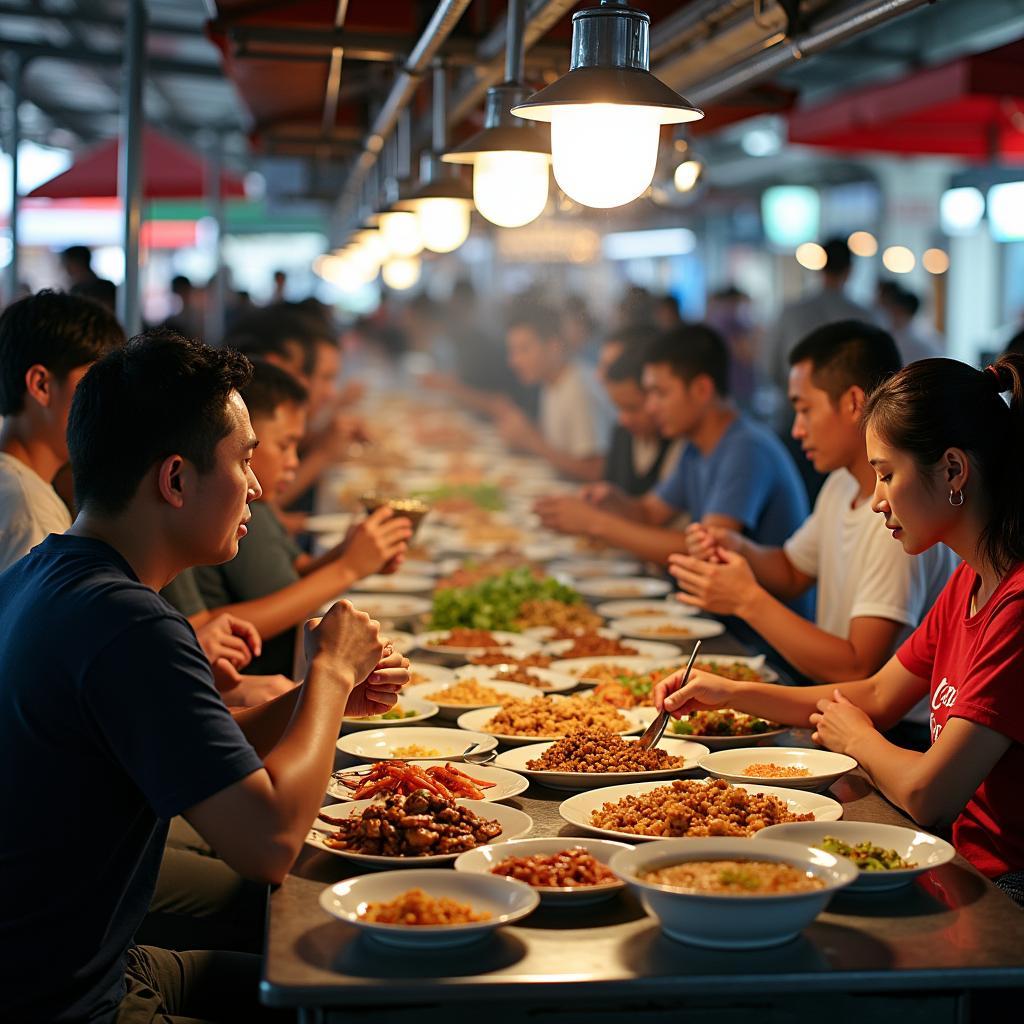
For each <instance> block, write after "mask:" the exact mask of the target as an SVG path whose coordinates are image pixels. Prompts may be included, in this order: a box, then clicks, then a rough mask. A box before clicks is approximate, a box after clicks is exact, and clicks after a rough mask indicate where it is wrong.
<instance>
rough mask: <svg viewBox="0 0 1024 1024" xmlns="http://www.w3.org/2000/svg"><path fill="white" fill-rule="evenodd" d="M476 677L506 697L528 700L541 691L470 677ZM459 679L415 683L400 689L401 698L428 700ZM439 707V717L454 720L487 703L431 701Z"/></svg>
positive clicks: (482, 684)
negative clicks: (440, 682)
mask: <svg viewBox="0 0 1024 1024" xmlns="http://www.w3.org/2000/svg"><path fill="white" fill-rule="evenodd" d="M470 678H476V679H477V681H478V682H479V683H480V685H481V686H487V687H489V688H490V689H492V690H494V691H495V692H496V693H500V694H502V695H503V696H506V697H516V698H518V699H520V700H530V699H531V698H532V697H536V696H538V694H539V693H540V692H541V691H539V690H538V689H537V688H536V687H533V686H524V685H523V684H522V683H498V682H495V681H494V680H490V679H484V678H482V677H480V676H476V677H470ZM458 681H459V680H453V682H452V683H448V684H445V685H441V686H440V687H439V685H438V684H437V683H417V684H416V685H415V686H407V687H406V688H405V689H404V690H402V696H401V698H400V699H401V700H404V699H405V695H406V694H409V695H410V696H412V697H418V698H419V699H420V700H430V699H431V695H432V694H436V693H437V692H438V691H439V690H443V689H446V688H447V686H451V685H453V683H457V682H458ZM432 703H433V704H435V705H436V706H437V707H438V708H439V709H440V711H439V717H441V718H445V719H450V720H451V721H454V720H455V719H457V718H458V717H459V715H461V714H462V713H463V712H464V711H473V710H474V709H476V708H484V707H488V706H489V704H481V703H476V704H453V703H451V702H447V703H446V702H445V701H444V700H442V699H441V698H440V697H438V698H436V699H435V700H433V701H432Z"/></svg>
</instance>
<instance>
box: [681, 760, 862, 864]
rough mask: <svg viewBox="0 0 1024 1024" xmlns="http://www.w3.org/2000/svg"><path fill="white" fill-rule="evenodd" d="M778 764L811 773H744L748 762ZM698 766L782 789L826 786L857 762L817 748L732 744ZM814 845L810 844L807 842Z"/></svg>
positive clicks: (720, 776) (727, 777)
mask: <svg viewBox="0 0 1024 1024" xmlns="http://www.w3.org/2000/svg"><path fill="white" fill-rule="evenodd" d="M766 763H772V764H777V765H779V766H780V767H784V768H805V769H807V770H808V771H809V772H810V775H802V776H795V777H793V778H776V777H774V776H768V775H746V774H744V772H743V769H744V768H746V767H747V765H750V764H766ZM700 767H701V768H703V769H704V771H706V772H707V773H708V775H713V776H714V777H715V778H716V779H725V780H726V782H736V783H739V784H740V785H747V784H749V783H754V784H756V785H759V786H781V787H782V788H783V789H811V790H824V789H828V787H829V786H831V785H832V783H833V782H835V781H836V780H837V779H841V778H842V777H843V776H844V775H845V774H846V773H847V772H851V771H853V769H854V768H856V767H857V762H856V761H855V760H854V759H853V758H852V757H847V756H846V754H834V753H833V752H832V751H831V750H820V749H818V748H816V747H769V748H767V749H766V748H765V747H733V748H731V749H729V750H716V751H715V752H714V753H713V754H708V755H707V756H705V757H703V758H701V762H700ZM810 845H813V844H810Z"/></svg>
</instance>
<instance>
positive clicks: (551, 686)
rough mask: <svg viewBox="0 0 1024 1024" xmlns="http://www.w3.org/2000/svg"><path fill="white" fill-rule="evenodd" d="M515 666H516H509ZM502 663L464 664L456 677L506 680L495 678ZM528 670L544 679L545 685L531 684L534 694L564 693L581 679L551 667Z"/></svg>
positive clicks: (456, 673) (519, 684)
mask: <svg viewBox="0 0 1024 1024" xmlns="http://www.w3.org/2000/svg"><path fill="white" fill-rule="evenodd" d="M507 667H511V668H514V667H515V666H507ZM501 668H502V666H501V665H463V666H462V667H461V668H457V669H456V670H455V678H456V679H479V680H480V682H486V681H487V680H489V679H493V680H494V681H495V682H499V683H501V682H504V680H503V679H497V678H495V677H496V676H497V674H498V672H500V671H501ZM526 671H527V672H530V673H532V674H533V675H535V676H536V677H537V678H538V679H540V680H542V681H543V683H544V685H543V686H542V687H541V686H531V687H529V689H531V690H533V693H534V696H536V695H537V694H538V693H564V692H565V691H566V690H574V689H576V687H577V686H579V680H578V679H576V678H575V677H574V676H571V675H569V674H568V673H566V672H556V671H555V670H554V669H550V668H528V669H527V670H526ZM516 685H517V686H524V685H526V684H525V683H516Z"/></svg>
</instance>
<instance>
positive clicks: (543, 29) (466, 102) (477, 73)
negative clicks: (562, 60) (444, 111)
mask: <svg viewBox="0 0 1024 1024" xmlns="http://www.w3.org/2000/svg"><path fill="white" fill-rule="evenodd" d="M575 6H576V4H575V0H532V2H531V3H530V4H529V5H528V6H527V8H526V19H525V24H524V28H523V47H522V48H523V51H524V52H525V51H526V50H529V49H530V47H531V46H533V45H534V43H536V42H537V41H538V40H539V39H541V38H542V37H543V36H545V35H546V34H547V32H548V30H549V29H550V28H551V27H552V26H553V25H554V24H555V23H556V22H557V21H558V20H559V19H560V18H562V17H563V16H564V15H566V14H568V13H569V11H571V10H572V8H573V7H575ZM507 33H508V24H507V22H504V23H502V24H500V25H498V26H496V27H495V28H494V30H493V31H492V32H491V33H490V35H488V36H487V38H486V39H484V41H483V42H482V43H481V44H480V46H479V48H478V49H477V61H478V66H477V67H476V68H475V69H473V70H472V71H469V72H467V73H466V76H465V77H466V79H467V80H468V81H467V84H464V85H463V86H462V87H461V88H460V89H458V90H457V91H456V93H455V95H454V96H453V97H452V101H451V103H450V105H449V111H448V116H449V119H450V121H451V123H452V124H458V123H459V122H460V121H462V120H463V119H464V118H466V117H468V116H469V115H470V114H472V113H473V112H474V110H476V108H477V106H479V104H480V103H481V101H482V100H483V99H484V97H485V96H486V95H487V90H488V89H489V88H490V87H491V86H492V85H497V84H498V83H499V82H500V81H502V76H503V75H504V74H505V54H506V52H507V47H506V45H505V44H506V42H507V39H508V34H507Z"/></svg>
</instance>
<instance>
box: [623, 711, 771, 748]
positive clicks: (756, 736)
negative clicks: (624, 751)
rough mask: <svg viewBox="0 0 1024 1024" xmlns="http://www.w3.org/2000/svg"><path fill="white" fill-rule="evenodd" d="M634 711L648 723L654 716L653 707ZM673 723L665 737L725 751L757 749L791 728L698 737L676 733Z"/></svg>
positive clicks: (693, 734)
mask: <svg viewBox="0 0 1024 1024" xmlns="http://www.w3.org/2000/svg"><path fill="white" fill-rule="evenodd" d="M636 710H637V711H646V712H647V715H648V721H650V720H651V719H652V718H653V717H654V715H655V714H656V712H655V710H654V708H653V707H648V708H637V709H636ZM686 717H687V716H686V715H683V719H685V718H686ZM675 721H676V720H675V719H673V721H672V722H669V723H668V728H667V729H666V730H665V735H666V736H671V737H672V738H673V739H675V740H695V741H696V742H697V743H703V744H704V746H706V747H708V748H709V749H710V750H726V749H729V748H731V747H759V746H761V745H762V744H763V743H765V742H766V741H767V740H773V739H775V738H776V737H777V736H785V735H786V733H787V732H789V730H790V728H791V726H788V725H787V726H785V727H784V728H782V729H771V730H769V731H768V732H759V733H753V734H751V735H749V736H698V735H697V734H696V733H682V732H676V731H675V729H674V728H673V723H674V722H675ZM679 721H682V719H679Z"/></svg>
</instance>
